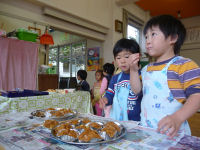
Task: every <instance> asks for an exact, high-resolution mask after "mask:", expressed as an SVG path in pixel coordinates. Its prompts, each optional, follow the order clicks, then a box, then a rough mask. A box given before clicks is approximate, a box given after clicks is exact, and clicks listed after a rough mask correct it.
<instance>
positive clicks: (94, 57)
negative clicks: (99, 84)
mask: <svg viewBox="0 0 200 150" xmlns="http://www.w3.org/2000/svg"><path fill="white" fill-rule="evenodd" d="M99 50H100V47H94V48H88V56H87V59H88V60H87V70H88V71H96V70H98V69H99V63H100V58H99Z"/></svg>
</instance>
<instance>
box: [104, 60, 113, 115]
mask: <svg viewBox="0 0 200 150" xmlns="http://www.w3.org/2000/svg"><path fill="white" fill-rule="evenodd" d="M114 71H115V66H114V65H113V64H111V63H106V64H104V65H103V75H104V78H103V80H102V83H101V89H100V94H101V95H102V96H104V94H105V92H106V90H107V89H108V85H109V83H110V80H111V78H112V76H113V74H114ZM111 108H112V106H106V107H104V110H103V114H102V116H105V117H109V114H110V110H111Z"/></svg>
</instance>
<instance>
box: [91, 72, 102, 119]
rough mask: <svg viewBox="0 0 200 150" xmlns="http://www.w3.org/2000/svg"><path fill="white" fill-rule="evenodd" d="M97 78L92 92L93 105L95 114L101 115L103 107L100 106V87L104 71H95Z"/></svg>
mask: <svg viewBox="0 0 200 150" xmlns="http://www.w3.org/2000/svg"><path fill="white" fill-rule="evenodd" d="M95 79H96V82H94V85H93V88H92V90H91V93H92V106H93V110H94V114H96V115H98V116H101V114H102V109H101V108H100V107H99V100H100V99H101V94H100V88H101V81H102V79H103V71H102V70H97V71H96V72H95Z"/></svg>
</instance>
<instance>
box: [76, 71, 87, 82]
mask: <svg viewBox="0 0 200 150" xmlns="http://www.w3.org/2000/svg"><path fill="white" fill-rule="evenodd" d="M77 76H80V78H81V79H82V80H86V79H87V71H85V70H79V71H78V72H77Z"/></svg>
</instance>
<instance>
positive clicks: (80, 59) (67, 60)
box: [49, 40, 86, 77]
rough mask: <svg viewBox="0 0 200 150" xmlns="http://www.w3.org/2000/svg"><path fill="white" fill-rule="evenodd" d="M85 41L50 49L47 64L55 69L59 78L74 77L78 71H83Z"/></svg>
mask: <svg viewBox="0 0 200 150" xmlns="http://www.w3.org/2000/svg"><path fill="white" fill-rule="evenodd" d="M85 57H86V40H84V41H80V42H76V43H72V44H67V45H62V46H57V47H50V50H49V64H52V66H53V67H55V68H56V72H58V73H59V76H60V77H76V72H77V71H78V70H79V69H85V67H86V66H85V64H86V63H85V61H86V58H85Z"/></svg>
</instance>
